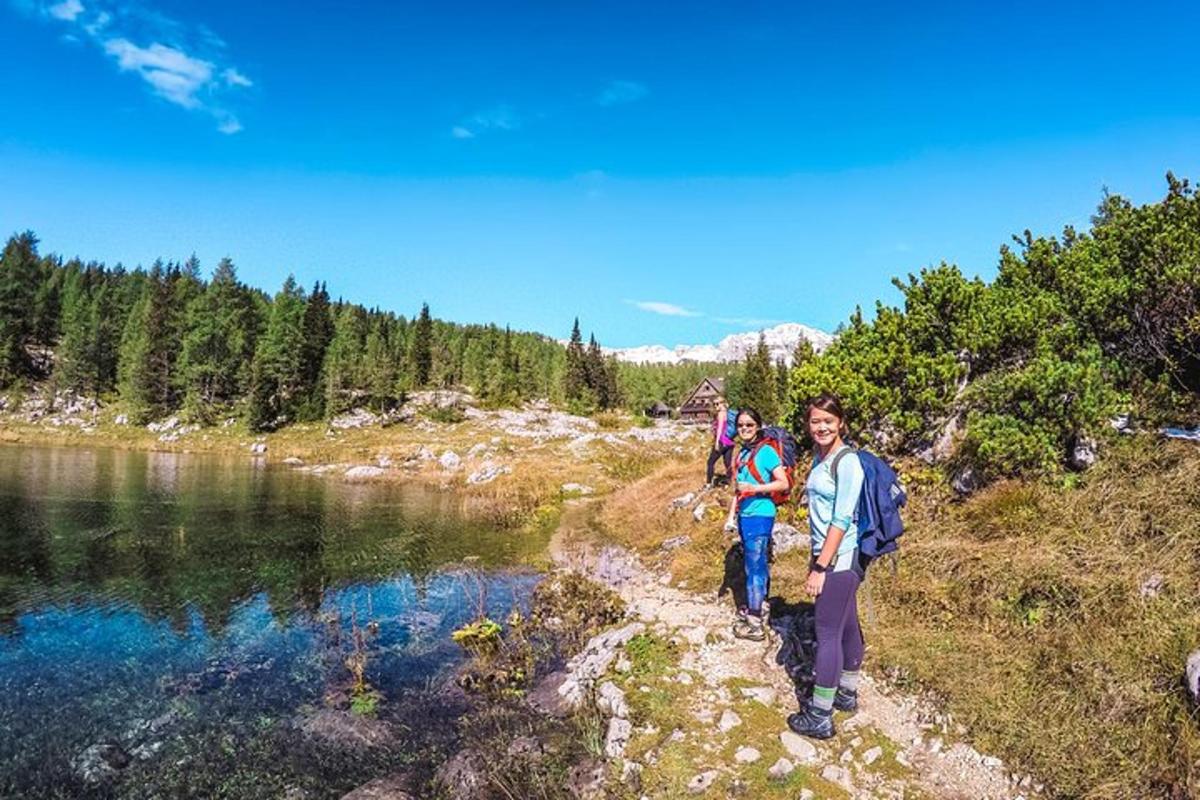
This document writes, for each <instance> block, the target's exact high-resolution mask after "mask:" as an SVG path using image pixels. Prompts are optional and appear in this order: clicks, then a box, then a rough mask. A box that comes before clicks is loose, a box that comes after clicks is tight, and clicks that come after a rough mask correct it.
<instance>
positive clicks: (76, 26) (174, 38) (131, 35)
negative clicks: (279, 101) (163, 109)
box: [12, 0, 254, 134]
mask: <svg viewBox="0 0 1200 800" xmlns="http://www.w3.org/2000/svg"><path fill="white" fill-rule="evenodd" d="M12 1H13V2H18V1H19V2H24V0H12ZM39 11H40V12H41V14H40V16H41V18H42V19H47V18H53V19H55V20H59V21H61V22H64V23H67V24H68V25H69V26H70V29H69V30H68V32H67V33H65V34H63V37H62V38H63V39H65V40H67V41H78V39H79V38H80V37H86V38H87V39H88V40H90V41H91V42H93V43H94V44H95V45H96V46H97V47H99V48H100V49H101V50H103V51H104V53H105V55H107V56H108V57H109V58H111V59H112V60H113V61H114V62H115V63H116V65H117V68H118V69H120V70H121V71H122V72H131V73H135V74H136V75H138V77H140V78H141V79H142V81H143V82H144V83H145V84H146V86H147V87H148V88H149V89H150V90H151V91H152V92H153V93H154V94H156V95H158V96H159V97H161V98H163V99H164V100H166V101H167V102H169V103H172V104H174V105H177V106H179V107H180V108H186V109H188V110H191V111H199V112H202V113H205V114H207V115H208V116H210V117H212V119H213V120H215V122H216V124H217V130H218V131H220V132H221V133H227V134H228V133H237V132H238V131H240V130H242V124H241V123H240V122H239V121H238V119H237V117H236V116H234V114H233V113H232V112H231V111H229V109H228V108H227V107H226V105H225V102H224V100H225V98H226V96H227V95H228V93H230V92H233V91H237V90H240V89H246V88H249V87H252V86H253V85H254V82H253V81H252V80H250V78H248V77H247V76H246V75H245V74H243V73H242V72H241V71H239V70H238V69H237V68H236V67H234V66H233V65H232V64H229V63H227V61H228V59H227V58H226V57H225V55H224V49H225V46H226V45H225V43H224V42H223V41H221V39H220V37H218V36H217V35H216V34H215V33H213V32H212V31H211V30H209V29H208V28H206V27H204V26H203V25H186V24H184V23H182V22H179V21H178V20H175V19H172V18H171V17H168V16H167V15H165V14H162V13H161V12H158V11H156V10H154V9H153V8H150V7H149V6H147V5H144V4H142V3H131V2H125V1H124V0H122V2H117V0H88V4H87V6H86V7H85V6H84V4H83V2H82V0H61V2H58V3H56V4H54V5H40V6H39Z"/></svg>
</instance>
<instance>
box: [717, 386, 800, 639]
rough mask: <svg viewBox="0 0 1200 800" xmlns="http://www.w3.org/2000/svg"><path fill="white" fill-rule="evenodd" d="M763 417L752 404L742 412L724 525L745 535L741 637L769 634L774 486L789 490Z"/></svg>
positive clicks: (736, 630)
mask: <svg viewBox="0 0 1200 800" xmlns="http://www.w3.org/2000/svg"><path fill="white" fill-rule="evenodd" d="M762 428H763V424H762V417H760V416H759V415H758V412H757V411H755V410H754V409H752V408H744V409H742V410H741V411H739V412H738V416H737V433H738V444H739V446H740V447H739V451H738V457H737V471H736V473H735V474H736V481H735V483H734V494H733V500H731V501H730V503H729V516H728V517H727V518H726V520H725V530H727V531H730V532H732V531H735V530H736V531H737V532H738V533H739V534H740V535H741V538H742V551H743V553H744V554H745V563H746V607H745V608H739V609H738V614H737V618H736V619H735V620H734V622H733V635H734V636H736V637H738V638H739V639H750V640H753V641H762V640H763V638H765V637H766V628H765V626H764V625H763V618H762V607H763V602H764V601H765V600H766V599H767V593H768V591H769V589H770V586H771V578H770V575H769V574H768V568H767V555H768V553H769V552H770V544H771V530H772V529H773V528H774V527H775V501H774V500H772V499H771V493H772V492H783V491H787V489H788V488H789V487H788V478H787V472H786V471H785V470H784V468H783V461H782V460H780V458H779V454H778V453H777V452H775V448H773V447H771V446H769V445H767V444H766V443H765V441H764V440H763V435H762Z"/></svg>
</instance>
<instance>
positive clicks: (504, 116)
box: [450, 103, 521, 139]
mask: <svg viewBox="0 0 1200 800" xmlns="http://www.w3.org/2000/svg"><path fill="white" fill-rule="evenodd" d="M520 129H521V116H520V115H519V114H518V113H517V110H516V109H515V108H513V107H512V106H510V105H506V104H504V103H501V104H500V105H498V106H493V107H492V108H489V109H487V110H486V111H480V112H479V113H478V114H475V115H473V116H472V117H471V118H470V119H467V120H465V121H463V122H462V123H460V124H458V125H455V126H454V127H453V128H451V129H450V135H451V136H453V137H454V138H455V139H474V138H475V137H476V136H478V135H479V134H481V133H484V132H486V131H516V130H520Z"/></svg>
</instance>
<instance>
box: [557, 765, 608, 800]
mask: <svg viewBox="0 0 1200 800" xmlns="http://www.w3.org/2000/svg"><path fill="white" fill-rule="evenodd" d="M607 777H608V767H607V766H605V765H604V764H601V763H600V762H598V761H594V760H592V759H585V760H584V761H581V762H579V763H578V764H576V765H575V766H573V767H571V771H570V772H568V773H567V786H566V789H567V796H569V797H574V798H577V800H602V798H604V797H605V796H606V795H605V791H604V784H605V781H606V779H607Z"/></svg>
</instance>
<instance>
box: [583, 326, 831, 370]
mask: <svg viewBox="0 0 1200 800" xmlns="http://www.w3.org/2000/svg"><path fill="white" fill-rule="evenodd" d="M760 334H761V335H762V336H763V338H764V339H765V340H766V343H767V349H768V350H770V352H771V360H772V361H777V360H778V359H780V358H782V359H783V360H784V361H786V362H787V363H788V365H789V366H791V363H792V353H793V352H794V351H795V349H796V345H797V344H799V343H800V341H801V340H802V339H807V340H808V341H809V342H810V343H811V344H812V346H813V349H814V350H816V351H817V352H818V353H819V352H821V351H822V350H824V349H825V348H826V347H828V346H829V345H830V344H831V343H832V342H833V336H832V335H831V334H828V333H826V332H824V331H821V330H817V329H816V328H810V327H809V326H807V325H802V324H800V323H798V322H785V323H783V324H781V325H776V326H774V327H772V328H764V329H763V330H761V331H747V332H746V333H734V334H730V335H729V336H726V337H725V338H724V339H722V340H721V341H720V342H719V343H718V344H715V345H714V344H679V345H675V347H674V348H669V347H666V346H664V345H661V344H651V345H642V346H640V347H620V348H604V351H605V353H606V354H612V355H615V356H616V357H617V359H618V360H620V361H628V362H630V363H634V364H682V363H685V362H689V361H690V362H702V363H711V362H732V361H741V360H743V359H744V358H745V357H746V354H747V353H749V352H750V351H752V350H753V349H754V348H755V347H757V346H758V337H759V335H760Z"/></svg>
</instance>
